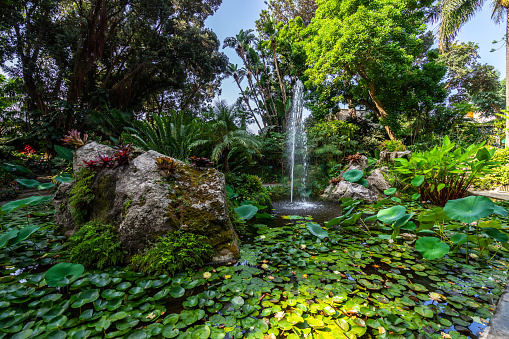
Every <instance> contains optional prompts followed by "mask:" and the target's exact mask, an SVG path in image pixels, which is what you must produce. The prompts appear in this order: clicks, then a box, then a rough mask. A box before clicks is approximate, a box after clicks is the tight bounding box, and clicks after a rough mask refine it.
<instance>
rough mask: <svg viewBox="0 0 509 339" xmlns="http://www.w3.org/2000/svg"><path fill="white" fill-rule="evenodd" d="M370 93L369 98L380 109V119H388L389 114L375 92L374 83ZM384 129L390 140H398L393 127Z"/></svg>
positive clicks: (370, 87) (385, 126)
mask: <svg viewBox="0 0 509 339" xmlns="http://www.w3.org/2000/svg"><path fill="white" fill-rule="evenodd" d="M368 93H369V96H370V97H371V99H372V100H373V102H374V103H375V106H376V108H377V109H378V112H379V115H380V116H379V117H378V118H379V119H380V118H383V119H385V118H387V117H388V114H387V112H386V111H385V108H384V106H383V104H382V102H381V101H380V99H378V98H377V96H376V92H375V85H374V84H373V83H372V82H371V83H370V84H369V90H368ZM375 114H376V111H375ZM384 128H385V131H386V132H387V135H388V136H389V139H391V140H396V137H395V136H394V132H393V131H392V129H391V127H390V126H388V125H384Z"/></svg>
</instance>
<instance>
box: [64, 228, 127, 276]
mask: <svg viewBox="0 0 509 339" xmlns="http://www.w3.org/2000/svg"><path fill="white" fill-rule="evenodd" d="M69 243H70V245H69V249H70V252H71V257H70V261H71V262H74V263H79V264H82V265H83V266H85V267H87V268H103V267H106V266H112V265H118V264H120V263H122V261H123V259H124V256H125V252H124V250H123V249H122V245H121V244H120V240H119V237H118V233H117V231H116V229H115V227H114V226H111V225H104V224H102V223H100V222H98V221H91V222H88V223H86V224H84V225H83V226H81V228H80V229H79V230H78V232H76V233H75V234H74V235H73V236H72V237H71V238H70V239H69Z"/></svg>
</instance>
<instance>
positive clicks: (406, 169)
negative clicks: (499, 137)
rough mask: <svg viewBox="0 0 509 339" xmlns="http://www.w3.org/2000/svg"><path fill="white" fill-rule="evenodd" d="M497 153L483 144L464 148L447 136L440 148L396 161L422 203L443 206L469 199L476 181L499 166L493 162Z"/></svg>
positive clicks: (398, 169)
mask: <svg viewBox="0 0 509 339" xmlns="http://www.w3.org/2000/svg"><path fill="white" fill-rule="evenodd" d="M494 152H495V150H494V149H493V150H491V151H489V150H487V149H486V148H485V147H484V143H481V144H477V145H470V146H468V147H467V148H465V149H462V148H461V147H456V144H455V143H454V142H451V141H450V140H449V138H448V137H447V136H446V137H445V138H444V140H443V143H442V145H441V146H435V147H434V148H433V149H432V150H429V151H426V152H422V153H421V152H416V153H414V154H413V155H412V157H411V158H410V160H407V159H404V158H399V159H396V160H397V161H398V165H397V166H396V167H395V170H396V171H397V172H399V173H401V174H403V175H405V176H406V177H407V179H406V180H407V181H408V182H409V183H410V182H411V184H412V185H413V186H416V187H417V189H418V190H419V193H420V194H421V197H422V199H423V200H425V201H430V202H431V203H432V204H435V205H439V206H444V205H445V203H446V202H447V201H448V200H452V199H458V198H462V197H464V196H466V194H467V191H468V189H469V188H470V186H471V185H472V184H473V183H474V181H475V180H476V179H477V178H479V177H482V176H483V175H485V174H486V173H487V172H488V170H489V169H490V168H492V167H494V166H495V165H496V164H497V163H496V162H493V161H491V158H492V156H493V154H494Z"/></svg>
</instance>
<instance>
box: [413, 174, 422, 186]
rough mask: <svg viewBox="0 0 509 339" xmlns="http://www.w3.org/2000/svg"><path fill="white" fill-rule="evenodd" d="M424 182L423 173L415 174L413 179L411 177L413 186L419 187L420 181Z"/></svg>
mask: <svg viewBox="0 0 509 339" xmlns="http://www.w3.org/2000/svg"><path fill="white" fill-rule="evenodd" d="M423 182H424V175H416V176H415V177H414V178H413V179H412V182H411V184H412V186H415V187H419V186H421V185H422V183H423Z"/></svg>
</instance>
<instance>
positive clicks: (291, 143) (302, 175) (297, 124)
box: [286, 80, 307, 202]
mask: <svg viewBox="0 0 509 339" xmlns="http://www.w3.org/2000/svg"><path fill="white" fill-rule="evenodd" d="M303 94H304V85H303V84H302V81H300V80H297V83H296V84H295V92H294V94H293V100H292V108H291V111H290V116H289V117H288V121H287V127H286V131H287V138H288V140H287V160H288V165H289V168H290V201H291V202H293V195H294V188H295V183H298V184H299V186H300V187H303V188H305V187H306V176H307V145H306V144H307V138H306V130H305V128H304V120H303V117H302V112H303V107H304V105H303ZM296 169H298V172H296Z"/></svg>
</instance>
